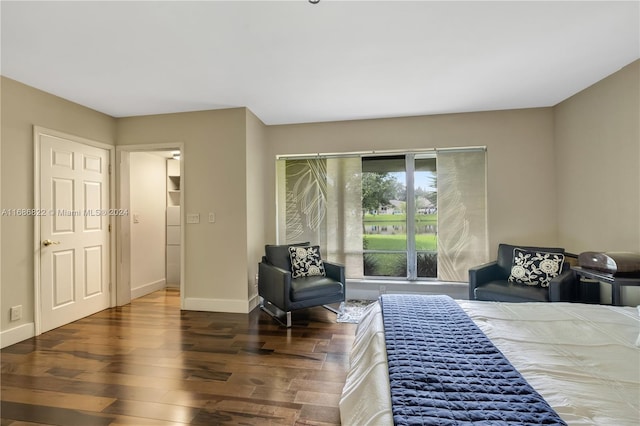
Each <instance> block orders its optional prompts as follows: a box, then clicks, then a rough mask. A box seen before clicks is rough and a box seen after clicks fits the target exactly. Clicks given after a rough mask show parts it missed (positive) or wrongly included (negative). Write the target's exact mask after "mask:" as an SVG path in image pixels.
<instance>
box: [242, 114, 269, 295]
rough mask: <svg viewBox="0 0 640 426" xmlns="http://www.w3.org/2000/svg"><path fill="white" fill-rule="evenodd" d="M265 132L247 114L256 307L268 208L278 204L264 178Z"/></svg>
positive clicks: (249, 236)
mask: <svg viewBox="0 0 640 426" xmlns="http://www.w3.org/2000/svg"><path fill="white" fill-rule="evenodd" d="M266 130H267V127H266V126H265V125H264V123H262V121H260V119H259V118H258V117H256V116H255V115H254V114H253V113H252V112H251V111H248V110H247V258H248V265H247V271H248V272H247V275H248V278H249V283H248V291H249V293H248V295H249V300H250V302H251V304H252V305H253V306H255V305H256V304H257V302H258V300H257V296H258V288H257V282H256V280H255V277H256V273H257V272H258V262H259V261H260V259H261V258H262V255H263V254H264V245H265V241H266V228H265V225H266V220H265V206H268V205H274V204H275V201H274V199H273V198H272V199H269V198H267V191H268V189H269V187H270V185H269V182H268V181H266V180H265V178H264V176H265V170H266V162H265V161H264V159H265V157H266V154H265V153H266V150H267V142H266ZM253 306H251V307H253Z"/></svg>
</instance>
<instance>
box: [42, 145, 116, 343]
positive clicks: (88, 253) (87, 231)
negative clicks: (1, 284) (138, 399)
mask: <svg viewBox="0 0 640 426" xmlns="http://www.w3.org/2000/svg"><path fill="white" fill-rule="evenodd" d="M38 139H39V141H37V142H39V144H40V146H39V150H40V203H39V204H40V206H39V210H37V212H38V213H39V215H38V217H37V219H38V218H39V220H40V280H39V282H40V314H41V315H40V331H41V332H45V331H48V330H51V329H53V328H56V327H59V326H61V325H64V324H68V323H70V322H73V321H75V320H77V319H80V318H83V317H85V316H88V315H91V314H93V313H96V312H98V311H101V310H103V309H105V308H108V307H109V303H110V294H109V291H110V289H109V274H110V266H109V255H110V250H109V215H110V212H109V151H107V150H106V149H102V148H97V147H94V146H89V145H85V144H82V143H79V142H74V141H72V140H69V139H66V138H63V137H58V136H51V135H46V134H43V133H40V134H39V135H38ZM40 213H41V214H40Z"/></svg>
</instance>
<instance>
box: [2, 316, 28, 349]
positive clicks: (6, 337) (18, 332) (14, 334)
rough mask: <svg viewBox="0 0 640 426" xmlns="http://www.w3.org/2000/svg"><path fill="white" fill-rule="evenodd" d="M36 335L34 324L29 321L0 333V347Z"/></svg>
mask: <svg viewBox="0 0 640 426" xmlns="http://www.w3.org/2000/svg"><path fill="white" fill-rule="evenodd" d="M35 335H36V326H35V324H34V323H32V322H30V323H27V324H23V325H19V326H17V327H14V328H11V329H9V330H5V331H3V332H2V333H0V348H6V347H7V346H11V345H15V344H16V343H20V342H22V341H23V340H27V339H30V338H32V337H33V336H35Z"/></svg>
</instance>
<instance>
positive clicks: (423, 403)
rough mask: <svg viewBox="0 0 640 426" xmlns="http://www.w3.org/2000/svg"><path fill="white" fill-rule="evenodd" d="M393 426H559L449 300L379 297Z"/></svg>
mask: <svg viewBox="0 0 640 426" xmlns="http://www.w3.org/2000/svg"><path fill="white" fill-rule="evenodd" d="M380 304H381V306H382V314H383V320H384V328H385V336H386V344H387V357H388V360H389V378H390V382H391V383H390V384H391V401H392V404H393V417H394V422H395V424H397V425H467V424H474V425H516V424H517V425H566V423H565V422H564V421H563V420H562V419H560V417H559V416H558V414H557V413H556V412H555V411H554V410H553V409H552V408H551V407H550V406H549V404H548V403H547V402H546V401H545V400H544V398H542V396H540V394H538V393H537V392H536V391H535V390H534V389H533V388H532V387H531V385H529V383H527V381H526V380H525V379H524V378H523V377H522V376H521V375H520V373H519V372H518V371H517V370H516V369H515V367H513V366H512V365H511V363H510V362H509V361H508V360H507V359H506V358H505V356H504V355H503V354H502V352H500V351H499V350H498V349H497V348H496V347H495V346H494V345H493V343H491V341H490V340H489V338H488V337H487V336H486V335H485V334H484V333H483V332H482V331H481V330H480V329H479V328H478V326H476V324H475V323H474V322H473V321H472V320H471V318H469V316H468V315H467V314H466V313H465V312H464V311H463V310H462V308H460V306H459V305H458V304H457V303H456V302H455V301H454V300H453V299H451V298H450V297H448V296H424V295H391V294H389V295H382V296H381V297H380Z"/></svg>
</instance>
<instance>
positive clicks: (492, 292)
mask: <svg viewBox="0 0 640 426" xmlns="http://www.w3.org/2000/svg"><path fill="white" fill-rule="evenodd" d="M515 248H521V249H524V250H529V251H540V252H554V253H563V254H564V252H565V251H564V249H563V248H550V247H528V246H513V245H509V244H500V245H499V246H498V259H497V260H496V261H494V262H490V263H486V264H484V265H480V266H476V267H474V268H471V269H469V300H488V301H501V302H572V301H575V300H577V298H578V293H579V280H578V278H577V276H576V275H575V273H574V272H573V271H572V270H571V269H570V266H569V263H568V262H567V261H566V260H565V262H564V263H563V267H562V270H561V272H560V273H559V275H558V276H556V277H555V278H553V279H551V281H549V286H548V287H542V286H539V285H523V284H518V283H514V282H510V281H509V280H508V279H509V276H510V274H511V267H512V262H513V258H514V249H515Z"/></svg>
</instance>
